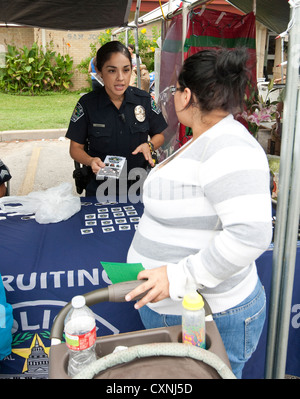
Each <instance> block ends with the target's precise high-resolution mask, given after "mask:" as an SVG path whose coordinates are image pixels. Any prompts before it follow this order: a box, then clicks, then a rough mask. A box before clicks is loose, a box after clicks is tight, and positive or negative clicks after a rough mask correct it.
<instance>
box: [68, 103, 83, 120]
mask: <svg viewBox="0 0 300 399" xmlns="http://www.w3.org/2000/svg"><path fill="white" fill-rule="evenodd" d="M83 115H84V111H83V108H82V105H81V104H80V103H77V104H76V106H75V108H74V111H73V114H72V116H71V121H72V122H77V121H78V119H80V118H81V117H82V116H83Z"/></svg>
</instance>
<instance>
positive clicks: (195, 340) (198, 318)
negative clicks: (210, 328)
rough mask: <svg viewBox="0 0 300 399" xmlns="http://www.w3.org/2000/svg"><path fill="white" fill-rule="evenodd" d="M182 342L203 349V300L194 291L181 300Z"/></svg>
mask: <svg viewBox="0 0 300 399" xmlns="http://www.w3.org/2000/svg"><path fill="white" fill-rule="evenodd" d="M182 342H183V343H185V344H190V345H195V346H199V347H200V348H204V349H205V310H204V301H203V298H202V296H201V295H200V294H198V292H196V291H195V292H192V293H189V294H186V295H185V296H184V298H183V301H182Z"/></svg>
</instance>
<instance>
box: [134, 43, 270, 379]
mask: <svg viewBox="0 0 300 399" xmlns="http://www.w3.org/2000/svg"><path fill="white" fill-rule="evenodd" d="M246 61H247V51H246V50H245V49H235V50H227V49H219V50H204V51H200V52H199V53H197V54H195V55H193V56H191V57H189V58H188V59H187V60H186V61H185V62H184V65H183V68H182V70H181V73H180V75H179V78H178V82H177V86H176V87H173V88H171V90H172V91H173V94H174V102H175V110H176V113H177V116H178V119H179V121H180V122H181V123H182V124H183V125H185V126H188V127H191V128H192V131H193V137H192V139H191V140H190V141H188V142H187V143H186V144H185V145H184V146H183V147H181V148H180V149H179V150H177V151H176V152H175V153H174V154H172V155H171V157H169V158H168V159H166V160H165V161H164V162H162V163H161V164H159V165H158V166H157V167H155V168H154V169H153V170H152V171H151V173H150V174H149V176H148V178H147V179H146V181H145V184H144V196H143V201H144V205H145V211H144V215H143V217H142V218H141V221H140V224H139V227H138V230H137V231H136V234H135V236H134V239H133V242H132V244H131V247H130V249H129V252H128V258H127V260H128V262H141V263H142V264H143V266H144V268H145V270H144V271H142V272H140V273H139V276H138V279H145V280H146V281H145V283H143V284H141V285H140V286H139V287H137V288H136V289H135V290H133V291H132V292H130V293H129V294H128V295H127V297H126V299H127V300H132V299H133V298H134V297H136V296H137V295H139V294H141V293H143V292H144V291H146V290H149V291H148V293H147V294H146V295H145V296H144V297H143V298H142V299H141V300H139V301H138V302H137V303H136V304H135V308H136V309H139V312H140V315H141V318H142V321H143V323H144V325H145V327H146V328H153V327H162V326H165V325H174V324H180V323H181V301H182V298H183V296H184V294H185V293H186V291H187V290H188V289H189V288H188V287H191V285H192V286H194V287H195V288H196V289H198V290H199V291H200V293H201V294H202V295H203V296H204V297H205V298H206V300H207V302H208V303H209V305H210V307H211V309H212V312H213V317H214V320H215V322H216V324H217V326H218V329H219V331H220V334H221V336H222V339H223V342H224V345H225V348H226V350H227V353H228V357H229V360H230V362H231V366H232V369H233V372H234V373H235V375H236V376H237V377H238V378H240V377H241V375H242V369H243V366H244V364H245V362H246V361H247V360H248V359H249V357H250V356H251V354H252V353H253V351H254V350H255V348H256V346H257V343H258V340H259V337H260V334H261V331H262V328H263V325H264V320H265V310H266V309H265V308H266V306H265V301H266V300H265V293H264V289H263V287H262V285H261V283H260V280H259V277H258V275H257V270H256V264H255V259H257V258H258V257H259V256H260V255H261V254H262V253H263V252H264V251H265V250H266V249H267V248H268V246H269V244H270V241H271V237H272V221H271V218H272V215H271V197H270V189H269V167H268V162H267V157H266V154H265V153H264V151H263V149H262V147H261V146H260V145H259V144H258V142H257V141H256V140H255V139H254V138H253V137H252V136H251V134H250V133H249V132H248V131H247V129H246V128H245V127H244V126H243V125H242V124H240V123H239V122H238V121H236V120H235V119H234V118H233V115H234V114H235V113H236V112H238V111H239V110H240V109H241V107H242V105H243V98H244V93H245V89H246V84H247V81H248V72H247V69H246ZM144 305H147V306H144ZM246 336H247V339H246Z"/></svg>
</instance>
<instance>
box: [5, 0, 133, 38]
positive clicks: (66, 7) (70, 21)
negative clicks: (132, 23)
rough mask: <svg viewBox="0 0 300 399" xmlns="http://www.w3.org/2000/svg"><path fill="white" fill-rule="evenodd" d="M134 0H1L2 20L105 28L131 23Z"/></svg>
mask: <svg viewBox="0 0 300 399" xmlns="http://www.w3.org/2000/svg"><path fill="white" fill-rule="evenodd" d="M131 3H132V0H101V1H99V0H89V1H78V0H35V1H32V0H14V1H7V0H0V10H1V14H0V22H4V23H6V24H19V25H28V26H34V27H39V28H45V29H60V30H79V31H80V30H81V31H82V30H97V29H99V30H101V29H106V28H110V27H117V26H124V25H126V24H127V23H128V17H129V12H130V8H131Z"/></svg>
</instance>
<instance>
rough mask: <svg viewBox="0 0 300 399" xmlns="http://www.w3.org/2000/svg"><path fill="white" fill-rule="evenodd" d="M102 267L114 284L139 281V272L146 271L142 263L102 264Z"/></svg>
mask: <svg viewBox="0 0 300 399" xmlns="http://www.w3.org/2000/svg"><path fill="white" fill-rule="evenodd" d="M101 265H102V266H103V269H104V270H105V271H106V273H107V275H108V278H109V279H110V281H111V282H112V283H113V284H116V283H121V282H123V281H131V280H137V275H138V274H139V272H140V271H142V270H144V268H143V265H142V264H141V263H113V262H101Z"/></svg>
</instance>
